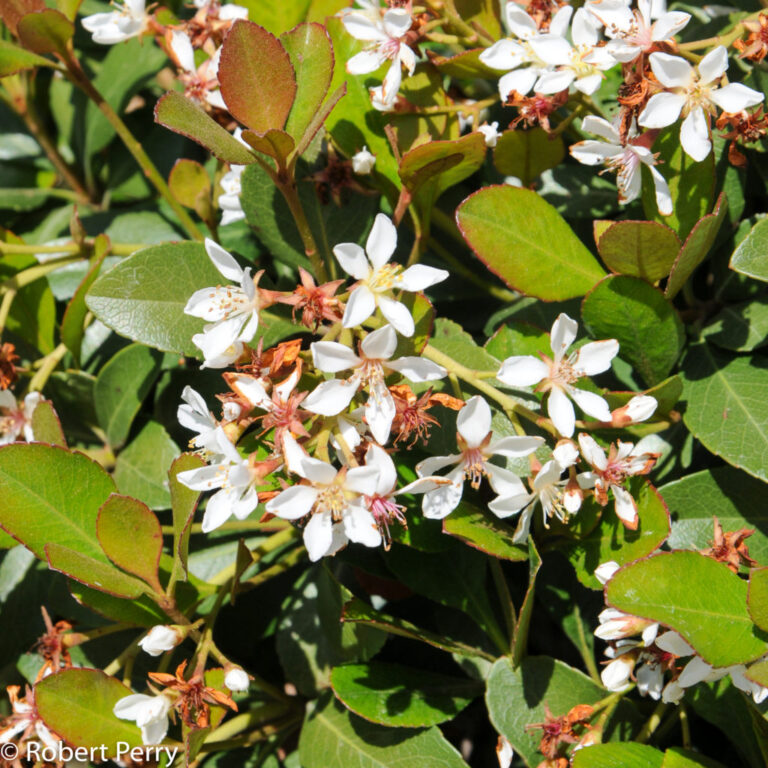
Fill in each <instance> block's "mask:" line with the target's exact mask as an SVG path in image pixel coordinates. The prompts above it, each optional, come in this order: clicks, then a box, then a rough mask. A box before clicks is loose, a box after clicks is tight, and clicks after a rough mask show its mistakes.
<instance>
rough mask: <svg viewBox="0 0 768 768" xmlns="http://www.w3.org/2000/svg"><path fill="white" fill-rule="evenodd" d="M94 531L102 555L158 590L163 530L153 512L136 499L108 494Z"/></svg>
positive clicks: (159, 587)
mask: <svg viewBox="0 0 768 768" xmlns="http://www.w3.org/2000/svg"><path fill="white" fill-rule="evenodd" d="M96 534H97V535H98V537H99V541H100V542H101V546H102V547H103V549H104V553H105V554H106V556H107V557H108V558H109V559H110V560H111V561H112V562H113V563H114V564H115V565H117V566H119V567H120V568H122V569H123V570H124V571H128V573H132V574H133V575H134V576H138V577H139V578H140V579H143V580H144V581H146V582H147V584H149V585H150V586H152V587H153V588H154V589H155V590H156V591H157V592H160V591H161V590H162V587H161V586H160V582H159V580H158V576H157V566H158V563H159V562H160V555H161V553H162V551H163V532H162V529H161V528H160V522H159V521H158V519H157V517H156V516H155V514H154V513H153V512H152V511H151V510H150V509H149V507H147V505H146V504H142V502H140V501H139V500H138V499H132V498H131V497H130V496H120V495H118V494H116V493H114V494H112V495H111V496H110V497H109V498H108V499H107V500H106V502H104V504H103V505H102V507H101V509H100V510H99V517H98V520H97V521H96Z"/></svg>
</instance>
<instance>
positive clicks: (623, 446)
mask: <svg viewBox="0 0 768 768" xmlns="http://www.w3.org/2000/svg"><path fill="white" fill-rule="evenodd" d="M579 446H580V447H581V455H582V456H583V457H584V460H585V461H586V462H587V463H588V464H589V465H590V466H591V467H592V471H590V472H582V473H581V474H580V475H579V477H578V480H579V485H580V486H581V487H582V488H594V489H595V498H596V499H597V501H598V503H599V504H600V505H602V506H605V505H606V504H607V503H608V491H609V490H610V491H613V499H614V501H615V505H616V506H615V509H616V516H617V517H618V518H619V520H621V522H622V523H624V525H625V526H626V527H627V528H629V529H630V530H632V531H634V530H635V529H636V528H637V523H638V515H637V503H636V502H635V500H634V499H633V498H632V494H630V492H629V491H628V490H627V489H626V488H625V487H624V481H625V480H626V479H627V478H628V477H632V476H633V475H647V474H648V473H649V472H650V471H651V469H652V468H653V465H654V464H655V463H656V459H658V458H659V454H658V453H645V452H644V451H643V444H642V441H641V442H639V443H638V444H637V445H636V446H635V445H633V444H632V443H622V442H620V441H618V442H617V443H616V444H615V445H611V447H610V450H609V452H608V455H607V456H606V454H605V451H604V450H603V449H602V448H601V447H600V446H599V445H598V444H597V442H596V441H595V438H594V437H592V436H591V435H588V434H586V433H585V432H582V433H581V434H580V435H579Z"/></svg>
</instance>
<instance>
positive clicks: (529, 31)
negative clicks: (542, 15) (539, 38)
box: [504, 3, 538, 40]
mask: <svg viewBox="0 0 768 768" xmlns="http://www.w3.org/2000/svg"><path fill="white" fill-rule="evenodd" d="M504 16H505V18H506V21H507V27H508V28H509V31H510V32H511V33H512V34H513V35H515V37H520V38H522V39H523V40H526V39H527V38H529V37H532V36H533V35H535V34H536V33H537V32H538V27H537V26H536V22H535V21H534V20H533V19H532V18H531V17H530V16H529V15H528V14H527V13H526V12H525V11H524V10H523V9H522V8H521V7H520V6H519V5H518V4H517V3H506V4H505V6H504Z"/></svg>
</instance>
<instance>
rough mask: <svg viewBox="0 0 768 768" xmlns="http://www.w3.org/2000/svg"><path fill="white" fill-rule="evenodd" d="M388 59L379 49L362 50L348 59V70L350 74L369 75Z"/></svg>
mask: <svg viewBox="0 0 768 768" xmlns="http://www.w3.org/2000/svg"><path fill="white" fill-rule="evenodd" d="M386 60H387V58H386V56H384V55H383V54H382V53H381V52H380V51H379V50H378V49H375V50H372V51H360V53H357V54H355V55H354V56H353V57H352V58H351V59H349V61H347V72H349V74H350V75H367V74H369V73H370V72H375V71H376V70H377V69H378V68H379V67H380V66H381V65H382V64H383V63H384V62H385V61H386Z"/></svg>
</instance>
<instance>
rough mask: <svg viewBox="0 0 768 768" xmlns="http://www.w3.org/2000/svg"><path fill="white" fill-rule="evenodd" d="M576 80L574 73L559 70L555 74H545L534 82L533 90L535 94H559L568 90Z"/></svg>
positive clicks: (568, 70) (567, 70)
mask: <svg viewBox="0 0 768 768" xmlns="http://www.w3.org/2000/svg"><path fill="white" fill-rule="evenodd" d="M575 79H576V75H575V73H574V72H573V71H572V70H570V69H560V70H557V71H555V72H545V73H544V74H542V75H541V76H540V77H539V79H538V80H537V81H536V84H535V85H534V86H533V89H534V90H535V91H536V92H537V93H559V92H560V91H564V90H565V89H566V88H570V86H571V83H572V82H573V81H574V80H575Z"/></svg>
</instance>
